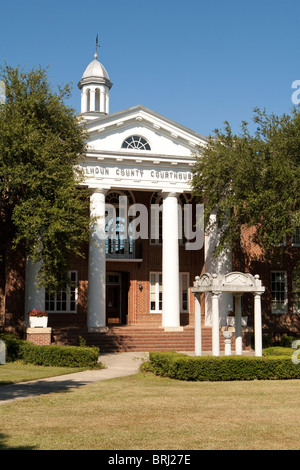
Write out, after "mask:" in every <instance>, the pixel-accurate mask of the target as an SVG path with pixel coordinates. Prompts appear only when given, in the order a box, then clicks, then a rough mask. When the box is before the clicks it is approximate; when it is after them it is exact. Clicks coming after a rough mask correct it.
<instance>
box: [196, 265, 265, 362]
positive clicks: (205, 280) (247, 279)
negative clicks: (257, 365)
mask: <svg viewBox="0 0 300 470" xmlns="http://www.w3.org/2000/svg"><path fill="white" fill-rule="evenodd" d="M192 292H193V294H194V296H195V354H196V356H201V353H202V348H201V303H200V294H201V293H204V294H205V295H211V297H212V354H213V355H214V356H219V354H220V349H219V345H220V338H219V332H220V322H219V320H220V318H219V297H220V294H221V293H222V292H227V293H228V292H231V293H233V295H234V298H235V350H236V354H238V355H241V354H242V323H241V321H242V317H241V296H242V294H243V293H249V292H251V293H252V294H253V296H254V335H255V336H254V338H255V355H256V356H262V323H261V296H262V294H263V293H264V292H265V287H263V286H262V283H261V280H260V279H259V276H258V275H257V274H256V275H255V276H252V275H251V274H244V273H240V272H232V273H228V274H225V275H222V274H210V273H204V274H202V275H201V276H196V278H195V282H194V287H193V289H192Z"/></svg>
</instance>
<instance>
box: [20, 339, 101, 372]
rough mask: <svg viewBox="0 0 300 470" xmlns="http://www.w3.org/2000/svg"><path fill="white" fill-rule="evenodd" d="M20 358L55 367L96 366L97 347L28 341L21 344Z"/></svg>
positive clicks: (30, 362)
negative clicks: (41, 344) (41, 343)
mask: <svg viewBox="0 0 300 470" xmlns="http://www.w3.org/2000/svg"><path fill="white" fill-rule="evenodd" d="M20 349H21V351H20V358H21V359H22V361H23V362H24V363H25V364H34V365H43V366H57V367H90V368H93V367H96V366H97V361H98V357H99V349H98V348H96V347H78V346H57V345H49V346H38V345H35V344H32V343H30V342H28V341H24V342H23V343H22V345H21V348H20Z"/></svg>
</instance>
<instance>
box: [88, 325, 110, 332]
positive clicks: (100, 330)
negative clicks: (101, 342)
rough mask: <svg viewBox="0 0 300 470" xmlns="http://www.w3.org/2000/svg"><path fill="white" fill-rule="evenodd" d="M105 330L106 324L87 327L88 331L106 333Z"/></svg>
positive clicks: (106, 329) (106, 328)
mask: <svg viewBox="0 0 300 470" xmlns="http://www.w3.org/2000/svg"><path fill="white" fill-rule="evenodd" d="M107 331H108V327H107V326H96V327H88V332H89V333H106V332H107Z"/></svg>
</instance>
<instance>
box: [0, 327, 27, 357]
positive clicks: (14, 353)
mask: <svg viewBox="0 0 300 470" xmlns="http://www.w3.org/2000/svg"><path fill="white" fill-rule="evenodd" d="M0 340H1V341H4V343H5V347H6V362H13V361H16V360H17V359H19V356H20V348H21V345H22V343H23V340H20V339H18V337H17V336H16V335H15V334H14V333H0Z"/></svg>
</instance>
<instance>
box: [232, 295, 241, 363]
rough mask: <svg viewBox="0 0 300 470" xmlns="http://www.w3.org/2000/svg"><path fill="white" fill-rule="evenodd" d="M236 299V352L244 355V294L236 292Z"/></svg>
mask: <svg viewBox="0 0 300 470" xmlns="http://www.w3.org/2000/svg"><path fill="white" fill-rule="evenodd" d="M234 300H235V354H237V355H242V350H243V341H242V309H241V304H242V302H241V300H242V294H234Z"/></svg>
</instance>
